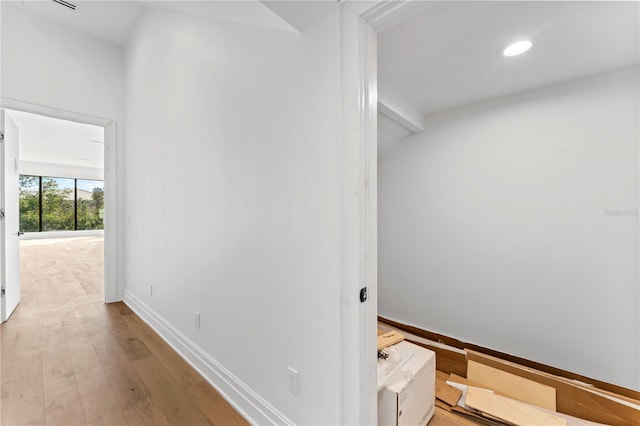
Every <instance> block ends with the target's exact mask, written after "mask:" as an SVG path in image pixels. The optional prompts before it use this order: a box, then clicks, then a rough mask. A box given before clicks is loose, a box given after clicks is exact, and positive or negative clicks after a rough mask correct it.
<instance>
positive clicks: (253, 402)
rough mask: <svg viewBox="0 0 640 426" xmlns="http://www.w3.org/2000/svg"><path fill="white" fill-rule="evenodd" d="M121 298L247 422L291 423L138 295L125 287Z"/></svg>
mask: <svg viewBox="0 0 640 426" xmlns="http://www.w3.org/2000/svg"><path fill="white" fill-rule="evenodd" d="M123 301H124V303H125V304H126V305H127V306H128V307H129V308H131V310H132V311H133V312H135V313H136V314H137V315H138V316H139V317H140V318H141V319H142V320H143V321H144V322H146V323H147V324H148V325H149V326H150V327H151V328H152V329H153V330H154V331H155V332H156V333H158V334H159V335H160V337H162V338H163V339H164V340H165V341H166V342H167V343H168V344H169V345H170V346H171V347H172V348H173V349H174V350H175V351H176V352H177V353H178V354H179V355H180V356H181V357H182V358H184V359H185V360H186V361H187V362H188V363H189V364H190V365H191V366H192V367H193V368H195V369H196V371H198V373H200V374H201V375H202V377H204V378H205V380H207V381H208V382H209V383H210V384H211V385H212V386H213V387H215V388H216V390H217V391H218V392H219V393H220V395H222V396H223V397H224V399H226V400H227V402H229V404H231V405H232V406H233V407H234V408H235V409H236V410H237V411H238V412H239V413H240V414H241V415H242V416H243V417H244V418H245V419H246V420H247V421H248V422H250V423H251V424H254V425H267V424H272V425H293V424H294V423H293V422H292V421H291V420H289V419H288V418H287V417H286V416H284V415H283V414H282V413H280V412H279V411H278V410H276V409H275V408H274V407H273V406H271V405H270V404H269V403H268V402H267V401H265V400H264V399H263V398H261V397H260V396H259V395H258V394H257V393H255V392H254V391H253V390H251V389H250V388H249V387H248V386H247V385H245V384H244V383H242V382H241V381H240V380H239V379H238V378H237V377H235V376H234V375H233V374H231V372H229V371H228V370H227V369H226V368H224V367H223V366H222V365H221V364H220V363H219V362H218V361H216V360H215V359H213V358H212V357H211V356H210V355H209V354H207V353H206V352H205V351H203V350H202V349H201V348H200V347H199V346H198V345H196V344H195V343H194V342H192V341H191V340H190V339H189V338H187V336H185V335H184V334H182V333H181V332H180V331H178V330H177V329H176V328H175V327H173V326H172V325H171V324H169V323H168V322H167V321H166V320H165V319H164V318H162V317H161V316H160V315H159V314H158V313H157V312H156V311H154V310H153V309H151V308H150V307H149V306H148V305H147V304H146V303H144V302H143V301H142V300H140V299H139V298H138V297H136V296H135V295H133V294H132V293H131V292H129V291H127V290H125V291H124V299H123Z"/></svg>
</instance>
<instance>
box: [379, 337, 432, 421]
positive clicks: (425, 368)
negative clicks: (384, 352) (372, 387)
mask: <svg viewBox="0 0 640 426" xmlns="http://www.w3.org/2000/svg"><path fill="white" fill-rule="evenodd" d="M389 351H390V352H392V353H391V356H390V360H391V362H393V363H394V365H396V367H395V368H394V371H393V374H389V371H386V372H385V374H383V375H382V376H384V377H385V378H384V380H386V382H387V383H386V384H385V385H384V386H383V387H382V388H381V389H380V390H379V391H378V424H379V425H384V426H389V425H398V426H399V425H426V424H427V423H428V422H429V420H431V418H432V417H433V413H434V410H435V393H436V355H435V352H433V351H430V350H428V349H425V348H422V347H420V346H416V345H414V344H412V343H409V342H400V343H398V344H396V345H393V346H391V347H390V348H389ZM394 357H395V360H394V359H393V358H394ZM390 360H387V361H381V362H379V363H378V369H379V371H380V370H381V367H382V366H383V364H384V365H386V367H387V370H388V367H389V362H390Z"/></svg>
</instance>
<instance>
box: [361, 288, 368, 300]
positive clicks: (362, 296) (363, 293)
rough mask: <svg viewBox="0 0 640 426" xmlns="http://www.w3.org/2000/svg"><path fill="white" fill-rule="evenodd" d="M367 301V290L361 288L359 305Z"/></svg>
mask: <svg viewBox="0 0 640 426" xmlns="http://www.w3.org/2000/svg"><path fill="white" fill-rule="evenodd" d="M366 301H367V288H366V287H362V288H361V289H360V303H364V302H366Z"/></svg>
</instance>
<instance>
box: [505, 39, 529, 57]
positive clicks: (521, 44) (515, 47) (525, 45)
mask: <svg viewBox="0 0 640 426" xmlns="http://www.w3.org/2000/svg"><path fill="white" fill-rule="evenodd" d="M531 46H533V43H532V42H531V40H520V41H516V42H515V43H511V44H510V45H508V46H507V47H505V48H504V49H502V55H503V56H517V55H521V54H523V53H524V52H526V51H527V50H529V49H531Z"/></svg>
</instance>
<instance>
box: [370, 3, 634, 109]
mask: <svg viewBox="0 0 640 426" xmlns="http://www.w3.org/2000/svg"><path fill="white" fill-rule="evenodd" d="M430 6H431V7H428V8H424V9H422V10H421V12H420V13H419V14H418V15H417V16H415V17H413V18H411V19H409V20H407V21H405V22H403V23H402V24H400V25H399V26H397V27H394V28H391V29H388V30H386V31H383V32H381V33H379V35H378V79H379V80H378V81H379V82H380V83H381V84H383V85H385V86H386V87H387V88H388V89H390V90H391V91H392V92H394V93H395V94H396V95H397V96H399V97H400V98H402V99H403V100H404V101H405V102H406V103H408V104H409V105H411V106H412V107H413V108H415V109H416V110H418V111H419V112H420V113H422V114H423V115H430V114H433V113H436V112H439V111H443V110H446V109H450V108H455V107H458V106H461V105H465V104H469V103H473V102H477V101H481V100H485V99H489V98H494V97H498V96H503V95H506V94H510V93H515V92H519V91H523V90H527V89H532V88H536V87H541V86H545V85H548V84H552V83H556V82H560V81H565V80H569V79H575V78H579V77H582V76H587V75H591V74H595V73H599V72H603V71H607V70H613V69H618V68H622V67H625V66H629V65H632V64H637V63H638V56H639V53H640V44H639V34H640V25H639V16H640V15H639V13H640V3H638V2H635V1H634V2H615V1H593V2H589V1H587V2H578V1H575V2H573V1H529V2H527V1H494V2H490V1H444V2H433V3H432V4H431V5H430ZM520 37H532V38H533V40H534V43H535V44H534V47H533V48H532V49H531V50H530V51H529V52H527V53H526V54H524V55H522V56H517V57H512V58H504V57H499V56H498V55H497V52H498V50H499V49H500V48H501V47H504V46H505V45H506V44H508V43H509V42H510V41H512V40H515V39H518V38H520Z"/></svg>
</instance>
